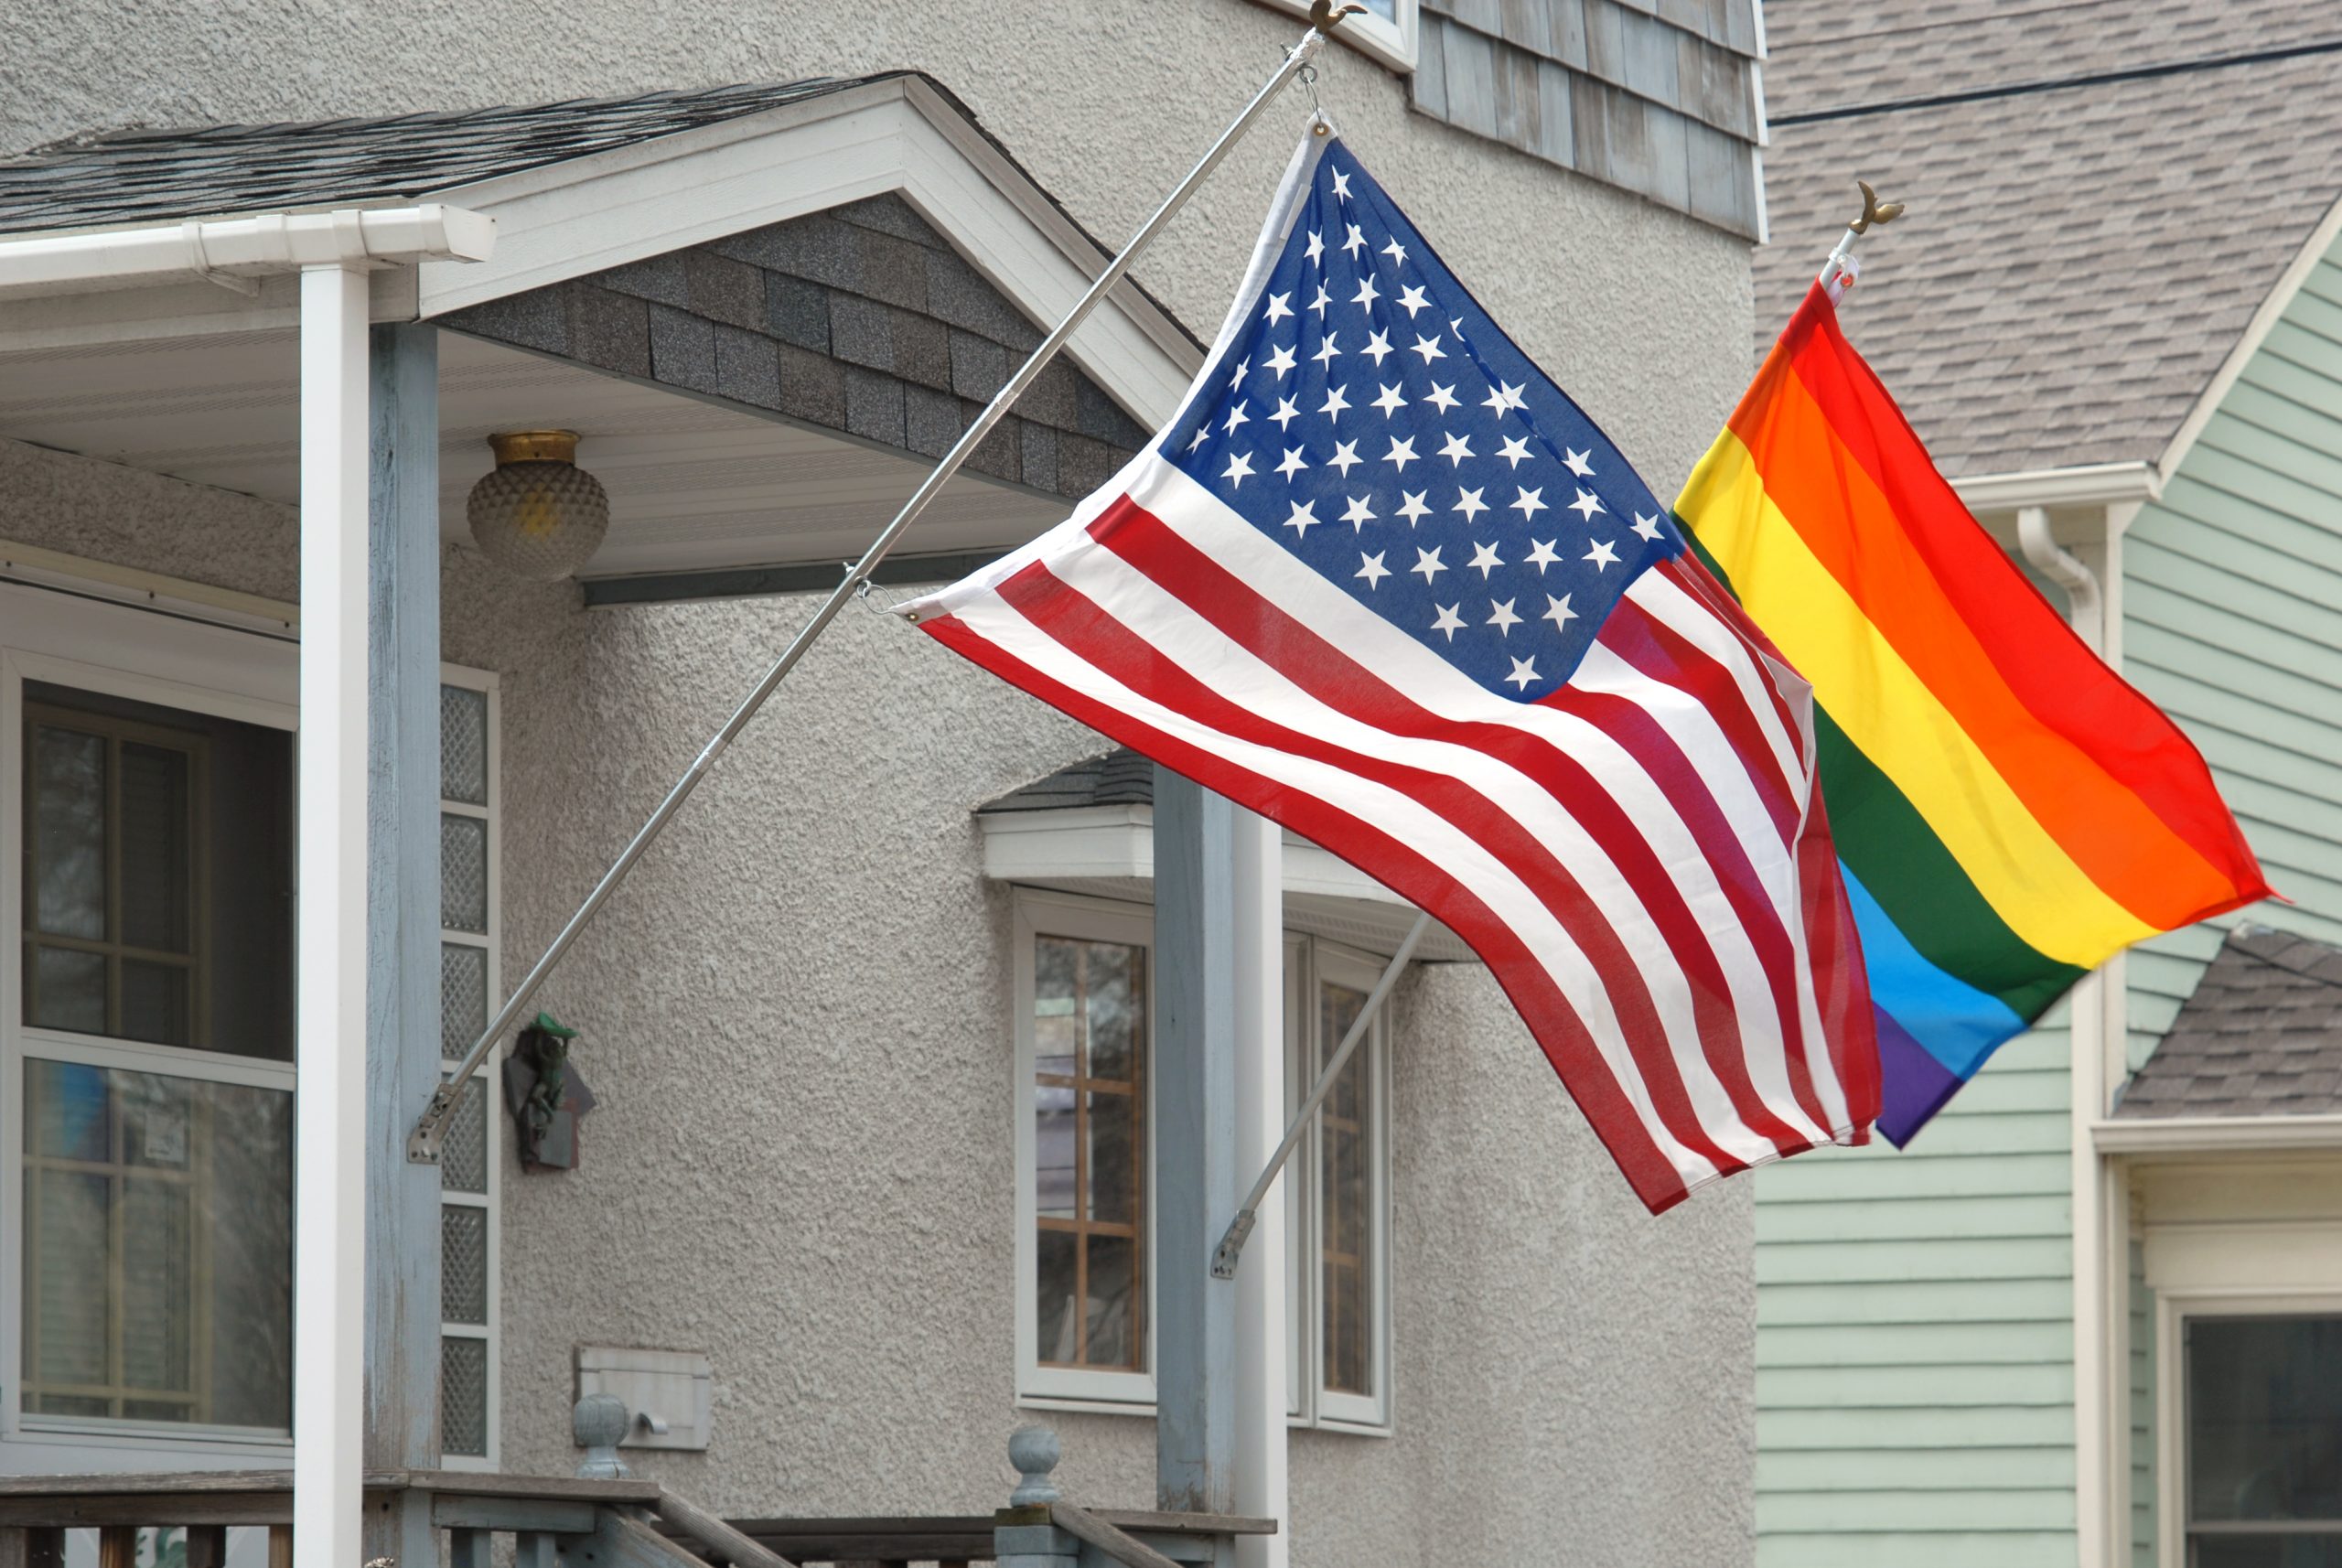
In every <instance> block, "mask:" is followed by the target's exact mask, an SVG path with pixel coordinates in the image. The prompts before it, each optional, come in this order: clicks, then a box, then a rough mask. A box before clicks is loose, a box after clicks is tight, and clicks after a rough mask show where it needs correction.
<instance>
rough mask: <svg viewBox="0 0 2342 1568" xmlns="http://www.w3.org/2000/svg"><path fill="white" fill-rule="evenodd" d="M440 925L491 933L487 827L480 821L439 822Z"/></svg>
mask: <svg viewBox="0 0 2342 1568" xmlns="http://www.w3.org/2000/svg"><path fill="white" fill-rule="evenodd" d="M439 923H440V924H441V925H443V926H446V928H447V929H450V930H457V931H479V932H483V933H485V932H486V931H487V929H488V823H487V822H483V821H482V820H480V819H479V818H478V817H458V816H455V815H452V814H449V815H446V816H442V817H441V818H440V819H439Z"/></svg>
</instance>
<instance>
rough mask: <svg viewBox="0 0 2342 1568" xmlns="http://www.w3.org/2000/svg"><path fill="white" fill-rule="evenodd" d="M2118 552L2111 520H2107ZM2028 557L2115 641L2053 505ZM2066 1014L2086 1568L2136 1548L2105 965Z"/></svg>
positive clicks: (2029, 520)
mask: <svg viewBox="0 0 2342 1568" xmlns="http://www.w3.org/2000/svg"><path fill="white" fill-rule="evenodd" d="M2107 521H2108V524H2109V528H2108V537H2109V543H2110V550H2109V561H2110V563H2111V560H2112V552H2111V540H2112V528H2111V521H2112V520H2111V518H2109V519H2108V520H2107ZM2016 532H2017V544H2018V546H2019V548H2021V549H2022V550H2023V551H2024V552H2025V559H2026V560H2027V561H2029V562H2031V563H2032V564H2033V565H2034V566H2035V567H2036V569H2037V570H2039V571H2040V572H2041V573H2042V574H2043V575H2046V576H2047V577H2048V578H2049V579H2050V580H2051V581H2052V582H2054V583H2056V584H2057V585H2058V586H2059V587H2061V588H2064V589H2065V590H2066V593H2067V595H2068V599H2069V601H2070V604H2071V609H2070V612H2069V619H2070V622H2071V624H2072V626H2073V628H2074V631H2075V632H2076V634H2077V635H2079V637H2080V638H2081V639H2082V640H2083V641H2084V642H2086V643H2088V644H2089V645H2090V650H2091V651H2092V652H2094V653H2097V654H2098V655H2099V656H2100V658H2104V657H2105V655H2106V650H2107V642H2108V639H2107V629H2108V628H2107V623H2106V595H2105V593H2104V591H2103V589H2102V587H2101V586H2100V583H2099V580H2098V577H2097V576H2096V575H2095V574H2093V573H2092V572H2091V571H2090V568H2089V567H2088V566H2086V565H2084V564H2082V562H2081V560H2080V559H2079V557H2078V556H2076V555H2075V554H2074V553H2072V552H2071V551H2069V550H2068V549H2066V548H2065V547H2064V546H2063V545H2061V544H2059V543H2058V542H2057V540H2056V539H2055V538H2054V537H2052V536H2051V534H2050V532H2049V513H2048V510H2047V509H2046V508H2043V507H2037V506H2036V507H2025V508H2023V509H2021V510H2019V511H2018V512H2017V514H2016ZM2072 998H2073V999H2072V1002H2071V1004H2070V1012H2069V1014H2068V1018H2069V1024H2068V1028H2069V1031H2070V1036H2069V1042H2070V1043H2069V1058H2070V1063H2071V1073H2072V1078H2071V1090H2070V1093H2069V1095H2068V1100H2069V1103H2070V1110H2071V1122H2070V1138H2071V1155H2070V1160H2071V1165H2070V1169H2071V1172H2072V1177H2071V1179H2072V1186H2073V1217H2074V1219H2073V1223H2074V1234H2073V1258H2074V1294H2073V1316H2074V1533H2075V1542H2074V1544H2075V1549H2076V1550H2075V1556H2076V1559H2077V1561H2078V1562H2079V1564H2080V1568H2119V1564H2120V1563H2121V1561H2122V1558H2123V1557H2125V1556H2127V1555H2128V1545H2129V1543H2128V1541H2127V1540H2126V1539H2125V1535H2126V1532H2125V1530H2123V1529H2122V1521H2120V1520H2117V1518H2116V1517H2115V1507H2114V1504H2115V1499H2116V1497H2117V1489H2116V1484H2115V1483H2116V1479H2117V1477H2116V1475H2115V1452H2116V1450H2115V1442H2114V1437H2115V1434H2114V1431H2113V1428H2112V1425H2111V1415H2110V1410H2111V1398H2112V1389H2113V1376H2114V1369H2113V1366H2112V1365H2111V1362H2112V1360H2113V1357H2112V1353H2111V1352H2112V1341H2111V1339H2110V1337H2109V1328H2110V1323H2109V1319H2110V1313H2111V1307H2110V1305H2109V1304H2110V1303H2111V1300H2112V1295H2111V1287H2112V1279H2111V1274H2110V1268H2111V1262H2110V1259H2109V1256H2108V1251H2109V1243H2108V1239H2107V1231H2108V1226H2109V1224H2110V1221H2111V1215H2110V1212H2109V1203H2108V1197H2109V1184H2108V1181H2107V1171H2106V1163H2105V1160H2104V1159H2103V1158H2102V1157H2101V1156H2100V1154H2099V1153H2098V1149H2097V1146H2096V1144H2094V1143H2093V1141H2092V1134H2091V1132H2090V1129H2091V1127H2092V1126H2093V1125H2094V1124H2095V1123H2096V1122H2099V1121H2100V1120H2101V1119H2102V1118H2103V1117H2104V1116H2105V1115H2106V1113H2107V1110H2108V1106H2107V1100H2108V1090H2109V1088H2110V1086H2109V1084H2108V1082H2107V1068H2106V1057H2107V1047H2106V1041H2107V1038H2108V1036H2109V1030H2110V1029H2111V1019H2112V1016H2113V1011H2112V1010H2113V1009H2114V1008H2116V1007H2118V1006H2119V1005H2120V1004H2121V1002H2122V997H2121V994H2120V993H2118V992H2116V991H2115V990H2114V989H2113V988H2112V987H2111V984H2110V983H2109V979H2108V972H2107V971H2106V970H2105V969H2102V968H2101V969H2100V970H2098V971H2096V972H2092V973H2090V974H2089V975H2086V976H2084V977H2083V979H2082V981H2081V983H2079V984H2078V985H2076V986H2075V987H2074V989H2073V993H2072Z"/></svg>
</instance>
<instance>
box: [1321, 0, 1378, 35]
mask: <svg viewBox="0 0 2342 1568" xmlns="http://www.w3.org/2000/svg"><path fill="white" fill-rule="evenodd" d="M1364 15H1366V7H1365V6H1363V5H1335V4H1334V0H1309V25H1310V26H1311V27H1315V28H1316V29H1317V30H1318V31H1319V32H1321V33H1326V34H1328V35H1330V34H1331V33H1332V32H1333V30H1334V29H1335V28H1336V27H1339V26H1341V22H1342V18H1343V17H1345V16H1364Z"/></svg>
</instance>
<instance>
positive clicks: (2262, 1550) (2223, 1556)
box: [2189, 1533, 2342, 1568]
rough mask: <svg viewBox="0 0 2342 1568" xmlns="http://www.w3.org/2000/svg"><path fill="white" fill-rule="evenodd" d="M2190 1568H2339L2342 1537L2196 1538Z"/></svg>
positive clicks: (2341, 1562) (2341, 1553) (2340, 1567)
mask: <svg viewBox="0 0 2342 1568" xmlns="http://www.w3.org/2000/svg"><path fill="white" fill-rule="evenodd" d="M2194 1545H2195V1548H2196V1552H2195V1555H2194V1556H2193V1557H2192V1558H2190V1559H2189V1562H2190V1563H2192V1564H2193V1568H2342V1533H2337V1534H2334V1535H2226V1536H2223V1535H2199V1536H2197V1537H2195V1538H2194Z"/></svg>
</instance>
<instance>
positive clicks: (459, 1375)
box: [439, 1335, 488, 1459]
mask: <svg viewBox="0 0 2342 1568" xmlns="http://www.w3.org/2000/svg"><path fill="white" fill-rule="evenodd" d="M439 1446H440V1449H441V1450H442V1451H443V1452H445V1453H448V1454H460V1455H467V1456H468V1457H471V1458H476V1459H485V1458H487V1457H488V1341H487V1340H485V1339H458V1338H457V1337H454V1336H452V1335H450V1336H448V1337H446V1338H443V1339H441V1340H440V1341H439Z"/></svg>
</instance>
